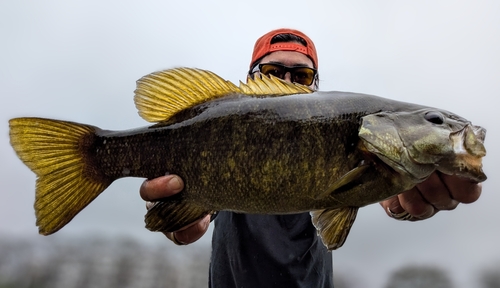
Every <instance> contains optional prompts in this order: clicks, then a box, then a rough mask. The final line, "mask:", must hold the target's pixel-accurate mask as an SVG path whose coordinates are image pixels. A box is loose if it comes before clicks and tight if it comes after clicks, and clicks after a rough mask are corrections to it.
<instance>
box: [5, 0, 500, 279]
mask: <svg viewBox="0 0 500 288" xmlns="http://www.w3.org/2000/svg"><path fill="white" fill-rule="evenodd" d="M499 15H500V2H499V1H496V0H491V1H486V0H479V1H464V0H445V1H435V0H432V1H431V0H423V1H401V0H394V1H390V0H379V1H294V0H288V1H275V2H272V1H260V0H259V1H240V2H236V1H229V0H226V1H201V0H200V1H176V2H175V3H174V2H173V1H114V2H113V1H25V0H18V1H1V2H0V36H1V38H0V39H1V40H0V41H1V43H2V44H1V45H0V87H1V93H0V97H1V100H2V105H0V111H1V112H0V122H1V123H3V124H2V125H0V151H1V154H0V155H1V161H0V188H1V189H0V237H6V236H7V235H18V236H19V235H20V236H26V237H38V238H35V239H40V238H43V237H42V236H37V228H36V227H35V225H34V222H35V219H34V212H33V208H32V206H33V200H34V183H35V177H34V174H33V173H31V172H30V171H29V170H28V168H26V167H25V166H24V165H23V164H22V163H21V162H20V161H19V160H18V159H17V158H16V156H15V154H14V152H13V150H12V149H11V147H10V145H9V140H8V125H7V121H8V119H10V118H13V117H19V116H42V117H49V118H56V119H65V120H72V121H77V122H83V123H88V124H93V125H96V126H99V127H102V128H105V129H117V130H118V129H128V128H134V127H139V126H144V125H147V123H146V122H145V121H143V120H142V119H141V118H140V117H139V116H138V115H137V113H136V110H135V107H134V104H133V99H132V98H133V91H134V89H135V81H136V80H137V79H139V78H140V77H141V76H143V75H145V74H148V73H150V72H153V71H156V70H160V69H164V68H172V67H175V66H189V67H199V68H203V69H208V70H211V71H214V72H215V73H217V74H219V75H220V76H222V77H223V78H226V79H229V80H231V81H233V82H237V81H238V80H240V79H241V80H243V79H245V75H246V71H247V69H248V65H249V61H250V56H251V52H252V48H253V44H254V42H255V40H256V39H257V38H258V37H259V36H261V35H262V34H264V33H266V32H268V31H269V30H271V29H275V28H280V27H290V28H296V29H299V30H302V31H303V32H305V33H306V34H308V35H309V36H310V37H311V38H312V39H313V41H314V42H315V44H316V47H317V50H318V54H319V61H320V65H319V68H320V77H321V80H322V81H321V84H320V88H321V90H326V91H328V90H342V91H351V92H362V93H369V94H374V95H379V96H383V97H387V98H393V99H398V100H403V101H407V102H415V103H419V104H424V105H429V106H434V107H439V108H443V109H446V110H449V111H453V112H455V113H457V114H459V115H461V116H464V117H465V118H467V119H469V120H471V121H473V122H474V124H477V125H481V126H484V127H486V128H487V129H488V133H487V137H486V147H487V149H488V155H487V157H486V158H485V161H484V166H485V171H486V173H487V175H488V176H489V179H488V180H487V181H486V182H485V183H484V188H483V195H482V197H481V198H480V200H479V201H477V202H476V203H474V204H472V205H460V206H459V207H458V208H457V209H456V210H455V211H453V212H444V213H439V214H438V215H437V216H436V217H434V218H432V219H431V220H427V221H423V222H419V223H407V222H397V221H394V220H392V219H389V218H388V217H387V216H386V215H385V213H384V212H383V211H382V208H380V207H379V206H378V205H372V206H370V207H366V208H363V209H361V211H360V213H359V214H358V218H357V221H356V223H355V224H354V227H353V230H352V231H351V234H350V235H349V238H348V240H347V242H346V244H345V245H344V247H343V248H341V249H340V250H339V251H337V252H335V253H334V261H335V269H337V271H341V272H348V273H351V274H352V275H358V276H359V278H360V279H359V281H360V283H365V285H369V287H382V285H383V284H384V283H385V281H386V279H387V275H388V273H389V272H390V271H391V270H393V269H395V268H397V267H399V266H401V265H403V264H405V263H431V264H437V265H440V266H443V267H445V268H446V269H448V271H450V272H451V273H452V275H453V276H454V278H455V279H454V280H455V281H456V282H457V284H460V286H459V287H468V286H469V287H470V286H471V285H473V284H471V283H473V282H471V281H473V280H474V277H475V275H476V274H477V272H478V270H480V269H482V268H484V267H487V266H489V265H492V264H494V263H497V262H498V261H499V260H500V249H499V248H498V243H500V232H499V230H498V225H497V222H498V220H499V219H500V209H498V203H499V202H500V196H499V194H498V193H497V189H495V188H496V187H497V186H498V185H499V184H500V183H499V182H498V181H499V180H498V172H497V171H496V170H495V168H494V165H495V163H499V162H500V155H499V152H498V149H497V150H495V148H496V147H498V146H500V136H499V135H500V129H499V127H498V122H497V121H498V120H499V118H500V117H499V112H498V106H497V103H498V100H497V97H499V96H500V95H499V92H500V53H499V51H500V17H499ZM141 182H142V180H141V179H124V180H120V181H118V182H116V183H114V184H113V185H112V186H111V187H110V188H109V189H108V190H107V191H106V192H105V193H103V194H102V195H101V196H100V197H99V198H98V199H97V200H96V201H94V202H93V203H92V204H91V205H89V206H88V207H87V208H86V209H85V210H84V211H83V212H81V213H80V214H79V215H78V216H77V217H76V218H75V219H74V220H73V221H72V222H71V223H70V224H69V225H68V226H66V227H65V228H63V229H62V230H61V231H60V232H58V233H57V234H56V235H54V236H51V237H64V235H78V234H82V235H83V234H90V233H99V234H101V235H133V236H134V237H137V238H139V239H142V240H144V241H163V239H162V236H160V235H157V234H153V233H151V232H148V231H147V230H146V229H144V228H143V226H144V224H143V215H144V213H145V207H144V203H143V201H142V200H141V199H140V197H139V193H138V191H139V185H140V183H141ZM210 239H211V235H206V236H205V237H204V238H202V240H200V241H206V242H208V241H210ZM40 241H42V240H40ZM165 241H166V240H165ZM172 249H178V247H174V246H172Z"/></svg>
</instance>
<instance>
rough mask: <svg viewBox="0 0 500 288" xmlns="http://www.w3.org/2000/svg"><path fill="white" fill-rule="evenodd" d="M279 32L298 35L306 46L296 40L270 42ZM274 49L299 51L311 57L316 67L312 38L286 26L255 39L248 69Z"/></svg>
mask: <svg viewBox="0 0 500 288" xmlns="http://www.w3.org/2000/svg"><path fill="white" fill-rule="evenodd" d="M279 34H293V35H295V36H298V37H300V38H302V39H304V40H305V41H306V43H307V46H304V45H302V44H299V43H296V42H279V43H274V44H271V39H273V37H274V36H276V35H279ZM275 51H297V52H300V53H302V54H304V55H306V56H308V57H309V58H311V60H312V61H313V64H314V67H315V68H316V69H318V55H317V54H316V47H314V43H313V42H312V40H311V39H310V38H309V37H307V36H306V34H304V33H302V32H300V31H298V30H294V29H288V28H281V29H276V30H273V31H271V32H268V33H266V34H264V35H263V36H262V37H260V38H259V39H257V41H256V42H255V46H254V48H253V54H252V61H251V62H250V69H251V68H252V65H253V64H254V63H255V61H257V60H259V59H260V58H262V57H264V56H266V55H267V54H269V53H271V52H275Z"/></svg>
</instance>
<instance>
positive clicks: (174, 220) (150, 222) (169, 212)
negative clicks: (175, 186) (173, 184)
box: [144, 194, 213, 232]
mask: <svg viewBox="0 0 500 288" xmlns="http://www.w3.org/2000/svg"><path fill="white" fill-rule="evenodd" d="M212 212H213V211H210V210H207V209H206V208H203V207H199V206H197V205H195V204H192V203H189V202H188V201H185V200H184V199H183V197H181V195H180V194H176V195H174V196H171V197H169V198H168V200H167V201H159V202H156V203H155V205H154V206H153V207H151V209H149V210H148V212H147V213H146V216H145V219H144V221H145V222H146V228H147V229H149V230H150V231H159V232H174V231H177V230H179V229H181V228H183V227H185V226H187V225H189V224H191V223H193V222H195V221H196V220H199V219H201V218H203V217H204V216H205V215H207V214H211V213H212Z"/></svg>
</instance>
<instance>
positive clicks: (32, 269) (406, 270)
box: [0, 237, 500, 288]
mask: <svg viewBox="0 0 500 288" xmlns="http://www.w3.org/2000/svg"><path fill="white" fill-rule="evenodd" d="M44 239H45V240H44V241H33V240H31V241H29V240H21V239H9V237H1V238H0V288H49V287H50V288H91V287H96V288H97V287H99V288H100V287H107V288H115V287H120V288H127V287H134V288H135V287H138V288H149V287H151V288H152V287H155V288H157V287H167V288H176V287H179V288H180V287H183V288H199V287H207V286H208V266H209V261H210V245H209V244H206V245H190V246H187V247H173V246H172V245H171V244H167V241H166V240H165V243H164V244H155V245H146V244H144V243H140V242H137V241H135V240H132V239H123V238H119V239H113V240H112V239H103V238H93V237H89V238H87V239H85V238H84V239H82V238H79V239H67V240H64V241H62V240H61V239H58V240H52V239H50V238H44ZM46 239H50V240H46ZM334 277H335V279H334V281H335V288H358V287H362V286H360V285H361V284H360V282H359V281H358V280H359V279H352V278H350V277H354V276H350V274H346V273H342V274H339V273H335V276H334ZM475 279H476V280H477V281H476V282H477V286H475V287H478V288H500V265H497V266H493V267H486V268H485V269H484V271H481V272H479V273H478V275H475ZM365 285H366V284H365ZM432 287H436V288H453V287H456V286H455V284H454V283H453V280H452V279H451V278H450V276H449V274H448V272H447V270H446V269H444V268H442V267H436V266H433V265H427V266H415V265H407V266H405V267H401V268H400V269H398V270H396V271H394V272H393V273H392V274H391V275H389V276H388V279H387V283H386V284H385V286H384V287H383V288H432ZM368 288H371V287H368Z"/></svg>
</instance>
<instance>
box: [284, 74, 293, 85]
mask: <svg viewBox="0 0 500 288" xmlns="http://www.w3.org/2000/svg"><path fill="white" fill-rule="evenodd" d="M283 80H285V81H286V82H290V83H292V74H291V73H290V72H286V73H285V76H283Z"/></svg>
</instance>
